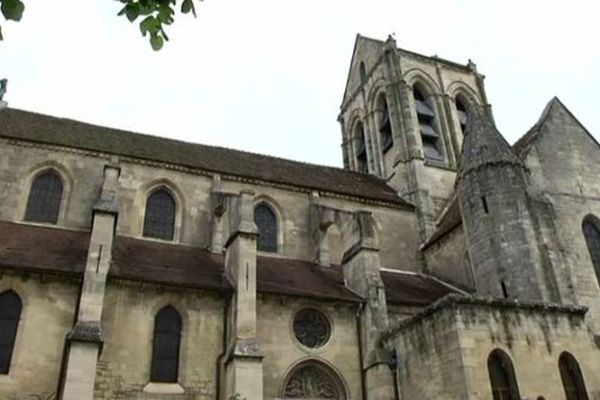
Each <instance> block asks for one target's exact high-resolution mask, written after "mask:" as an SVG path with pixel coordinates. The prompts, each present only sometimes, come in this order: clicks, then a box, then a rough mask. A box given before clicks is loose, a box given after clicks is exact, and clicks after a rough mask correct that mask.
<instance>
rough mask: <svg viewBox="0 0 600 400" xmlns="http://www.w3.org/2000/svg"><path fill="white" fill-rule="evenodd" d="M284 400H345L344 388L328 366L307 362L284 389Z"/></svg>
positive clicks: (287, 382) (286, 381)
mask: <svg viewBox="0 0 600 400" xmlns="http://www.w3.org/2000/svg"><path fill="white" fill-rule="evenodd" d="M282 397H283V398H284V399H310V400H329V399H331V400H345V399H346V393H345V390H344V386H343V384H342V382H340V379H339V378H338V377H337V374H336V373H335V372H334V371H332V370H331V368H329V367H327V366H326V365H324V364H322V363H319V362H316V361H307V362H304V363H302V364H300V365H298V366H296V367H295V368H294V369H293V370H292V371H291V372H290V374H289V375H288V377H287V378H286V380H285V383H284V387H283V395H282Z"/></svg>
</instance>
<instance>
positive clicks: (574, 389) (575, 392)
mask: <svg viewBox="0 0 600 400" xmlns="http://www.w3.org/2000/svg"><path fill="white" fill-rule="evenodd" d="M558 368H559V370H560V378H561V380H562V383H563V387H564V389H565V396H566V397H567V400H588V399H589V397H588V395H587V390H586V389H585V383H584V381H583V375H582V374H581V369H580V368H579V363H578V362H577V360H575V357H573V356H572V355H571V354H570V353H567V352H564V353H562V354H561V355H560V357H559V359H558Z"/></svg>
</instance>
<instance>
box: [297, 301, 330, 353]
mask: <svg viewBox="0 0 600 400" xmlns="http://www.w3.org/2000/svg"><path fill="white" fill-rule="evenodd" d="M294 335H295V336H296V339H298V341H299V342H300V343H302V344H303V345H304V346H306V347H310V348H311V349H315V348H318V347H321V346H323V345H324V344H325V343H327V341H328V340H329V336H330V335H331V326H330V325H329V320H328V319H327V317H326V316H325V315H323V313H322V312H320V311H317V310H315V309H314V308H304V309H302V310H300V311H298V312H297V313H296V316H295V317H294Z"/></svg>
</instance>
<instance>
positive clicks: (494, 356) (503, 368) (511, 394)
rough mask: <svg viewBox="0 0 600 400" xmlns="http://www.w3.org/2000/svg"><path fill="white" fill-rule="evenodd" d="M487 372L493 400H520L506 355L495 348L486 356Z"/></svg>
mask: <svg viewBox="0 0 600 400" xmlns="http://www.w3.org/2000/svg"><path fill="white" fill-rule="evenodd" d="M488 373H489V375H490V383H491V385H492V396H493V399H494V400H520V399H521V397H520V395H519V388H518V386H517V379H516V378H515V371H514V368H513V365H512V362H511V361H510V358H509V357H508V355H507V354H506V353H505V352H503V351H502V350H499V349H496V350H494V351H492V352H491V353H490V356H489V357H488Z"/></svg>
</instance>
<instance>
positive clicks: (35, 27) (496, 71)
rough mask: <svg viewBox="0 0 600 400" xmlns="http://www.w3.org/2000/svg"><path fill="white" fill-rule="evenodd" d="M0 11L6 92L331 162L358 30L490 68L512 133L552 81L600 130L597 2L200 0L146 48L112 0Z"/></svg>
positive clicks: (534, 111) (32, 106)
mask: <svg viewBox="0 0 600 400" xmlns="http://www.w3.org/2000/svg"><path fill="white" fill-rule="evenodd" d="M25 2H26V7H27V8H26V12H25V15H24V17H23V20H22V21H21V22H20V23H18V24H15V23H7V22H2V27H3V33H4V37H5V41H4V42H2V43H0V77H7V78H9V87H8V89H9V91H8V93H7V95H6V96H5V100H8V102H9V106H11V107H15V108H22V109H26V110H32V111H37V112H42V113H48V114H52V115H57V116H63V117H68V118H73V119H80V120H84V121H88V122H92V123H97V124H102V125H107V126H112V127H119V128H124V129H130V130H134V131H138V132H143V133H151V134H156V135H160V136H168V137H172V138H178V139H183V140H187V141H193V142H200V143H206V144H214V145H220V146H226V147H233V148H237V149H242V150H247V151H253V152H259V153H266V154H272V155H277V156H280V157H285V158H292V159H296V160H303V161H308V162H315V163H320V164H329V165H337V166H340V165H341V154H340V151H339V144H340V129H339V126H338V124H337V122H336V117H337V114H338V111H339V105H340V102H341V97H342V92H343V89H344V84H345V80H346V74H347V72H348V65H349V62H350V57H351V53H352V47H353V44H354V39H355V35H356V33H361V34H363V35H365V36H370V37H374V38H379V39H385V38H386V37H387V35H388V33H391V32H394V33H395V34H396V41H397V43H398V46H400V47H403V48H406V49H409V50H412V51H416V52H419V53H423V54H426V55H433V54H437V55H438V56H440V57H443V58H447V59H450V60H453V61H456V62H460V63H466V62H467V60H468V59H469V58H472V59H473V61H475V62H476V63H477V66H478V69H479V71H480V72H482V73H483V74H485V75H486V77H487V78H486V88H487V93H488V98H489V101H490V103H491V104H492V105H493V110H494V114H495V117H496V122H497V124H498V126H499V128H500V130H501V131H502V133H503V134H504V135H505V136H506V137H507V138H508V140H509V141H510V142H514V141H515V140H516V139H517V138H518V137H519V136H520V135H521V134H523V133H524V132H525V131H526V130H527V129H528V128H529V127H530V126H531V125H532V124H533V123H535V121H536V119H537V118H538V116H539V115H540V113H541V112H542V109H543V107H544V105H545V104H546V103H547V102H548V101H549V100H550V99H551V97H552V96H554V95H556V96H558V97H559V98H560V99H561V100H562V101H563V102H564V103H565V104H566V105H567V107H569V108H570V109H571V111H572V112H573V113H574V114H575V115H576V116H577V117H578V118H579V120H580V121H581V122H582V123H583V124H584V125H585V126H586V127H587V128H588V129H589V130H590V131H591V132H592V133H593V134H595V135H600V110H599V107H600V102H598V101H597V100H594V98H595V97H594V96H595V95H596V94H597V93H598V92H599V91H600V76H599V72H600V24H598V21H597V16H598V15H599V11H600V5H598V4H597V2H594V1H575V0H572V1H569V2H565V1H552V0H545V1H537V0H527V1H525V0H521V1H516V0H514V1H513V0H503V1H483V0H478V1H476V0H473V1H467V0H464V1H442V0H439V1H423V0H418V1H417V0H414V1H410V2H408V1H397V0H396V1H383V0H369V1H366V0H365V1H357V0H320V1H316V0H315V1H313V0H304V1H287V0H206V1H205V2H204V3H201V4H200V6H199V7H198V18H197V19H193V18H192V17H190V16H181V15H179V16H178V18H177V20H176V23H175V25H174V26H173V27H171V28H169V30H168V31H167V32H168V34H169V36H170V38H171V41H170V42H168V43H167V44H166V46H165V48H164V49H163V50H162V51H160V52H158V53H155V52H153V51H152V50H151V49H150V47H149V45H148V43H147V40H146V39H143V38H142V37H141V36H140V34H139V30H138V28H137V25H131V24H129V23H128V22H127V20H126V19H124V18H118V17H116V16H115V14H116V13H117V11H118V10H119V6H120V3H118V2H116V1H111V0H96V1H89V0H88V1H81V0H53V1H41V0H25Z"/></svg>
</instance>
